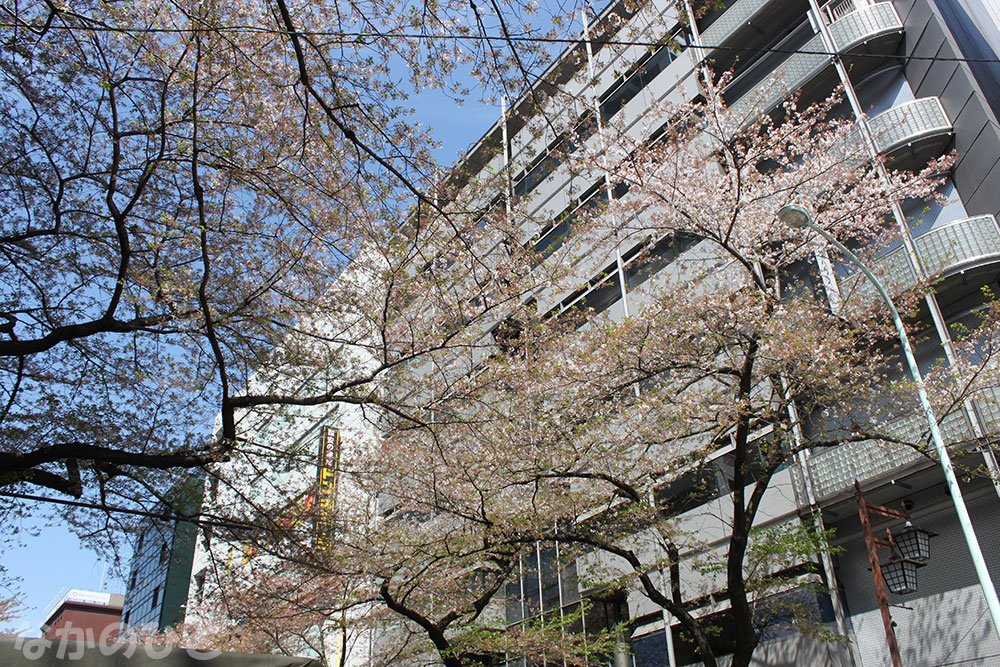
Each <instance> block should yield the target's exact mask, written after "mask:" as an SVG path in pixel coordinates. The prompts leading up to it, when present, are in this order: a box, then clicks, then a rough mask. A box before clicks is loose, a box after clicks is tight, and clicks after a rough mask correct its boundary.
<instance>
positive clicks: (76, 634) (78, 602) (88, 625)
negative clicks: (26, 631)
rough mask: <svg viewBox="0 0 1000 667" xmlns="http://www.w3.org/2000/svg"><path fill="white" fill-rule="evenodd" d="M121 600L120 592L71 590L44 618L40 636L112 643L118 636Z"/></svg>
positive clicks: (122, 598) (122, 596) (122, 601)
mask: <svg viewBox="0 0 1000 667" xmlns="http://www.w3.org/2000/svg"><path fill="white" fill-rule="evenodd" d="M124 602H125V596H124V595H122V594H120V593H97V592H94V591H84V590H80V589H76V588H73V589H70V591H69V592H68V593H66V595H65V596H63V599H62V601H61V602H60V603H59V605H58V606H57V607H56V608H55V611H53V612H52V613H51V614H50V615H49V617H48V619H46V621H45V625H43V626H42V637H44V638H46V639H76V640H80V641H88V642H94V641H104V642H112V641H114V640H115V639H116V638H117V637H118V627H119V624H120V622H121V616H122V605H123V604H124Z"/></svg>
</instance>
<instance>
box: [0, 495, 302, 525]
mask: <svg viewBox="0 0 1000 667" xmlns="http://www.w3.org/2000/svg"><path fill="white" fill-rule="evenodd" d="M0 496H4V497H7V498H16V499H18V500H32V501H35V502H42V503H49V504H52V505H64V506H67V507H81V508H84V509H95V510H101V511H103V512H114V513H116V514H131V515H134V516H144V517H149V518H152V519H162V520H163V521H187V522H189V523H194V524H198V525H199V526H210V527H213V528H231V529H235V530H246V529H253V530H276V529H268V528H265V527H263V526H259V525H257V524H252V523H245V522H242V521H217V520H214V519H201V518H198V517H200V516H201V512H197V513H194V514H184V513H181V512H176V511H163V512H151V511H149V510H142V509H136V508H133V507H121V506H119V505H107V504H103V503H102V504H98V503H90V502H86V501H83V500H64V499H62V498H50V497H48V496H35V495H31V494H28V493H15V492H13V491H0ZM282 532H285V531H282Z"/></svg>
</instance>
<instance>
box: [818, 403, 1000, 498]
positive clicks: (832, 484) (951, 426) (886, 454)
mask: <svg viewBox="0 0 1000 667" xmlns="http://www.w3.org/2000/svg"><path fill="white" fill-rule="evenodd" d="M997 398H1000V392H998V391H997V390H995V389H990V390H987V391H984V392H981V394H980V398H979V399H977V401H976V402H977V403H979V402H982V403H984V404H990V405H995V404H996V401H997ZM998 417H1000V415H998ZM939 425H940V428H941V435H942V437H943V438H944V439H945V441H946V442H948V443H949V444H955V443H960V442H968V441H972V440H973V439H974V437H975V434H974V432H973V430H972V426H971V425H970V424H969V420H968V418H967V417H966V416H965V412H964V411H963V410H962V408H961V407H960V406H958V407H956V408H955V409H953V410H952V411H951V412H949V413H948V414H947V415H944V416H943V417H942V418H941V419H940V420H939ZM998 426H1000V419H998V420H996V421H994V422H993V423H992V424H990V425H989V427H988V428H990V431H991V432H994V433H995V432H996V431H997V427H998ZM887 431H888V434H889V435H891V436H893V437H896V438H899V439H900V440H906V441H910V442H914V443H919V442H920V441H922V440H923V441H926V440H927V421H926V420H925V418H924V416H923V414H922V413H920V412H919V411H915V412H913V413H911V414H908V415H906V416H905V417H900V418H899V419H896V420H894V421H893V422H891V423H889V424H888V428H887ZM921 459H924V460H926V457H925V456H924V454H923V453H921V452H920V451H917V450H916V449H913V448H912V447H906V446H903V445H898V444H890V443H888V442H883V441H877V440H865V441H863V442H853V443H849V444H845V445H840V446H839V447H835V448H831V449H824V450H821V451H817V452H814V453H813V455H812V456H811V457H810V458H809V472H810V474H811V475H812V480H813V488H814V489H815V492H816V498H817V500H824V499H826V498H829V497H831V496H834V495H837V494H838V493H842V492H843V491H845V490H847V489H849V488H851V486H852V485H853V484H854V481H855V480H857V481H859V482H865V481H866V480H870V479H875V478H877V477H882V476H885V475H888V474H889V473H892V472H894V471H897V470H900V469H902V468H904V467H907V466H910V465H912V464H914V463H916V462H918V461H920V460H921ZM928 463H929V461H928Z"/></svg>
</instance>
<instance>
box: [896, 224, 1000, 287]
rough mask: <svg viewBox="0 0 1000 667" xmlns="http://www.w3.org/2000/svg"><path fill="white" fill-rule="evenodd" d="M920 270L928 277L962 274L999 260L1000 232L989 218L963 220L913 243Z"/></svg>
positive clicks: (933, 230) (931, 232)
mask: <svg viewBox="0 0 1000 667" xmlns="http://www.w3.org/2000/svg"><path fill="white" fill-rule="evenodd" d="M914 243H916V245H917V253H918V254H919V255H920V261H921V262H922V263H923V265H924V270H925V271H927V275H929V276H931V277H937V276H945V275H950V274H952V273H956V272H958V271H963V270H965V269H967V268H971V267H972V266H975V265H977V264H983V263H986V262H987V261H996V260H997V259H1000V230H998V228H997V221H996V219H995V218H994V217H993V216H992V215H980V216H976V217H975V218H966V219H965V220H958V221H956V222H952V223H949V224H947V225H943V226H941V227H937V228H936V229H932V230H931V231H929V232H927V233H926V234H924V235H922V236H918V237H917V238H916V239H914Z"/></svg>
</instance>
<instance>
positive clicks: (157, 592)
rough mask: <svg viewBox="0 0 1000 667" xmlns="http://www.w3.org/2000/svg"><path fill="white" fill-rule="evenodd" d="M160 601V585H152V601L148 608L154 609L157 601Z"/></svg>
mask: <svg viewBox="0 0 1000 667" xmlns="http://www.w3.org/2000/svg"><path fill="white" fill-rule="evenodd" d="M159 601H160V587H159V586H154V587H153V601H152V602H151V603H150V604H149V610H150V611H154V610H155V609H156V605H157V603H159Z"/></svg>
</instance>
